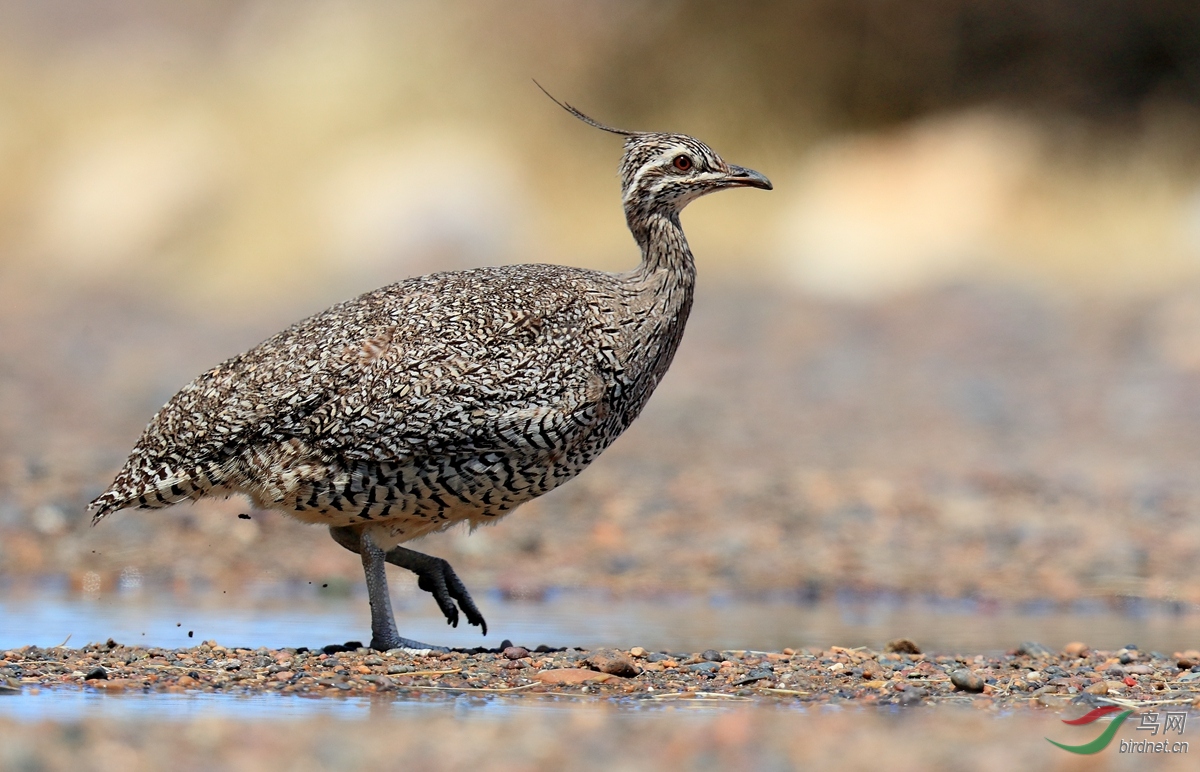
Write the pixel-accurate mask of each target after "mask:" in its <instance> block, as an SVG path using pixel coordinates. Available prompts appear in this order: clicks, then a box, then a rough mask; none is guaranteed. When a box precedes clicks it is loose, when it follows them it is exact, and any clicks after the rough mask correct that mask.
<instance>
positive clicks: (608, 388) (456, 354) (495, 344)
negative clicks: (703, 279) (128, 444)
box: [91, 133, 769, 548]
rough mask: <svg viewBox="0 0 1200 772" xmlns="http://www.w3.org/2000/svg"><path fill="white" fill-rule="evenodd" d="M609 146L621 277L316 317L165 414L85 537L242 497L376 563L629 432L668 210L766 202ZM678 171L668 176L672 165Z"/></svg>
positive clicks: (678, 265) (432, 296)
mask: <svg viewBox="0 0 1200 772" xmlns="http://www.w3.org/2000/svg"><path fill="white" fill-rule="evenodd" d="M627 137H628V138H627V140H626V149H625V155H624V158H623V160H622V165H621V178H622V189H623V193H624V197H623V198H624V204H625V211H626V218H627V220H628V223H629V226H630V229H631V231H632V232H633V235H634V238H635V239H636V240H637V242H638V244H639V245H640V247H641V249H642V262H641V264H640V265H639V266H638V268H636V269H635V270H633V271H631V272H628V273H619V274H618V273H605V272H600V271H592V270H585V269H578V268H570V267H565V266H556V265H512V266H505V267H493V268H479V269H474V270H469V271H459V272H453V273H438V274H432V275H429V276H423V277H419V278H414V279H409V280H406V281H402V282H399V283H397V284H393V285H390V286H388V287H384V288H382V289H378V290H375V291H373V292H369V293H367V294H365V295H362V296H360V297H358V298H356V299H354V300H351V301H348V302H345V303H341V304H339V305H336V306H333V307H332V308H330V309H328V310H326V311H324V312H322V313H320V314H317V315H315V316H313V317H310V318H309V319H306V320H304V321H302V322H299V323H297V324H295V325H293V326H292V327H290V328H288V329H287V330H284V331H283V332H281V333H279V334H278V335H275V336H274V337H272V338H270V339H268V340H266V341H264V342H263V343H262V344H260V345H258V346H256V347H255V348H253V349H251V350H250V351H248V352H246V353H244V354H242V355H240V356H237V357H234V358H233V359H230V360H228V361H226V362H224V363H222V364H220V365H218V366H217V367H214V368H213V369H211V370H209V371H208V372H206V373H204V374H203V375H201V376H199V377H198V378H197V379H196V380H194V381H193V382H192V383H190V384H188V385H187V386H186V387H184V388H183V389H182V390H181V391H180V392H179V393H178V394H176V395H175V396H174V397H172V398H171V400H170V401H169V402H168V403H167V404H166V405H165V406H164V407H163V408H162V409H161V410H160V411H159V412H158V414H157V415H155V416H154V418H153V419H152V420H151V422H150V425H149V426H148V427H147V428H146V431H145V433H144V434H143V435H142V438H141V439H140V440H139V442H138V443H137V445H136V447H135V448H134V449H133V452H132V453H131V455H130V457H129V459H128V461H127V462H126V464H125V466H124V468H123V469H122V470H121V472H120V473H119V474H118V475H117V477H116V479H115V481H114V482H113V484H112V485H111V486H110V487H109V489H108V490H107V491H105V492H104V493H103V494H102V495H101V496H99V497H98V498H97V499H96V500H95V501H94V502H93V503H92V505H91V508H92V509H93V510H94V512H95V517H94V520H99V519H100V518H102V517H104V516H105V515H107V514H109V513H111V512H114V511H117V510H120V509H123V508H126V507H140V508H158V507H163V506H168V505H170V504H173V503H176V502H179V501H183V500H185V499H198V498H200V497H202V496H214V495H215V496H228V495H232V494H236V493H242V494H246V495H248V496H249V497H250V499H251V500H252V501H253V502H254V504H255V505H256V506H258V507H261V508H269V509H277V510H281V511H284V512H287V513H288V514H290V515H292V516H294V517H296V518H299V519H301V520H304V521H307V522H313V523H322V524H327V525H332V526H347V525H361V526H363V527H367V528H370V529H371V530H372V533H373V534H374V539H375V541H376V543H378V544H379V545H380V546H381V547H384V548H387V547H389V546H391V545H395V544H399V543H401V542H403V541H407V540H409V539H413V538H416V537H419V536H422V535H424V534H426V533H430V532H433V531H438V530H442V529H444V528H446V527H448V526H450V525H452V524H454V523H456V522H460V521H464V520H466V521H469V522H470V523H471V524H472V526H474V525H478V524H479V523H481V522H487V521H489V520H494V519H495V518H498V517H499V516H501V515H504V514H505V513H507V512H509V511H511V510H512V509H513V508H514V507H516V506H517V505H519V504H521V503H523V502H525V501H528V500H530V499H532V498H534V497H536V496H539V495H541V494H543V493H546V492H547V491H549V490H551V489H553V488H555V487H557V486H558V485H560V484H562V483H563V482H565V481H567V480H569V479H571V478H572V477H574V476H575V475H576V474H578V473H579V472H580V471H581V470H582V469H583V468H584V467H586V466H587V465H588V464H589V463H591V461H593V460H594V459H595V458H596V457H597V456H598V455H599V454H600V452H601V451H603V450H604V449H605V448H606V447H608V445H609V444H611V443H612V441H613V440H615V439H616V438H617V436H619V435H620V433H621V432H622V431H623V430H624V429H625V428H626V427H628V426H629V425H630V423H632V421H633V420H634V419H635V418H636V417H637V415H638V413H639V412H640V411H641V409H642V408H643V406H644V405H645V404H646V401H647V400H648V399H649V398H650V395H651V393H652V392H653V391H654V388H655V387H656V386H657V385H658V383H659V381H660V379H661V378H662V376H663V374H664V373H665V372H666V370H667V368H668V366H669V365H670V363H671V359H672V358H673V357H674V355H675V351H676V349H677V348H678V345H679V341H680V339H681V337H682V335H683V329H684V324H685V323H686V321H687V317H688V313H689V311H690V309H691V305H692V291H693V286H694V283H695V269H694V265H693V261H692V254H691V251H690V250H689V248H688V245H687V241H686V239H685V238H684V235H683V230H682V228H681V226H680V224H679V211H680V210H681V209H682V208H683V206H684V205H686V204H687V203H688V202H689V201H691V200H693V199H694V198H696V197H698V196H700V195H703V194H704V193H707V192H710V191H712V190H717V189H720V188H722V187H732V186H746V185H750V186H754V187H769V183H767V182H766V180H765V178H763V177H761V175H757V173H754V172H749V171H748V170H743V169H740V168H739V167H731V166H729V165H727V164H725V162H723V161H722V160H721V159H720V158H719V157H718V156H717V155H716V154H715V153H714V152H713V151H712V150H710V149H709V148H708V147H707V146H705V145H704V144H703V143H700V142H698V141H696V140H694V139H692V138H690V137H686V136H684V135H677V134H644V133H636V134H635V133H628V134H627ZM683 155H686V156H687V158H688V167H689V168H688V169H687V170H681V169H679V168H677V167H675V166H673V165H672V163H673V160H674V161H678V159H679V158H680V157H681V156H683ZM747 174H749V175H753V176H751V177H747V176H746V175H747ZM764 183H765V184H764Z"/></svg>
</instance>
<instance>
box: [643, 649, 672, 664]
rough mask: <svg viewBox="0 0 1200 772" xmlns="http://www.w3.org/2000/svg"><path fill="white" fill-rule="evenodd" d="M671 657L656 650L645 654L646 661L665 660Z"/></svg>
mask: <svg viewBox="0 0 1200 772" xmlns="http://www.w3.org/2000/svg"><path fill="white" fill-rule="evenodd" d="M670 658H671V655H670V654H664V653H662V652H661V651H656V652H654V653H653V654H647V655H646V661H647V662H666V661H667V660H669V659H670Z"/></svg>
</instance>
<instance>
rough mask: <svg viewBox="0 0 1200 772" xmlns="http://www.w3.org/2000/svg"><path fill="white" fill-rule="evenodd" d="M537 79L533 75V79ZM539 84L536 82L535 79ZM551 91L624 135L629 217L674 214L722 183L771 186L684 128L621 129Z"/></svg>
mask: <svg viewBox="0 0 1200 772" xmlns="http://www.w3.org/2000/svg"><path fill="white" fill-rule="evenodd" d="M535 82H536V81H535ZM538 88H541V85H540V84H539V85H538ZM542 91H543V92H545V94H546V96H548V97H550V98H551V99H553V100H554V102H555V103H557V104H558V105H559V106H560V107H562V108H563V109H564V110H566V111H567V112H569V113H571V114H572V115H574V116H575V117H576V118H578V119H579V120H581V121H583V122H584V123H587V124H589V125H591V126H595V127H596V128H598V129H601V130H603V131H607V132H610V133H612V134H619V135H621V136H623V137H625V155H624V157H622V158H621V196H622V199H623V201H624V203H625V214H626V216H628V217H629V219H630V222H631V223H632V222H633V221H634V220H635V219H637V218H640V217H645V216H646V215H649V214H654V213H657V214H665V215H678V214H679V212H680V211H681V210H682V209H683V208H684V207H685V206H687V205H688V204H689V203H691V202H692V201H694V200H696V199H697V198H699V197H700V196H703V195H705V194H707V193H712V192H713V191H717V190H724V189H726V188H761V189H762V190H771V187H772V186H771V181H770V180H768V179H767V178H766V177H765V176H764V175H762V174H760V173H758V172H756V171H754V170H753V169H746V168H744V167H741V166H735V165H733V164H731V163H726V162H725V161H724V160H723V159H722V158H721V156H719V155H717V154H716V152H714V151H713V149H712V148H710V147H709V146H708V145H706V144H704V143H703V142H701V141H700V140H698V139H695V138H693V137H689V136H687V135H686V134H660V133H657V132H642V131H626V130H624V129H614V128H613V127H611V126H605V125H604V124H602V123H600V122H598V121H595V120H593V119H591V118H589V117H588V116H586V115H584V114H583V113H581V112H580V111H579V110H577V109H576V108H574V107H572V106H571V105H569V104H566V103H565V102H559V101H558V100H557V99H554V97H553V96H551V95H550V93H549V92H547V91H546V90H545V89H542Z"/></svg>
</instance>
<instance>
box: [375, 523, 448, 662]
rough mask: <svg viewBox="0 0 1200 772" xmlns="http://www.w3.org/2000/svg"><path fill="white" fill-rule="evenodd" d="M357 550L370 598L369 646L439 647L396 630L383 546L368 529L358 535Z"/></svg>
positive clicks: (384, 647)
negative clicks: (360, 557) (409, 637)
mask: <svg viewBox="0 0 1200 772" xmlns="http://www.w3.org/2000/svg"><path fill="white" fill-rule="evenodd" d="M358 547H359V549H358V553H359V554H360V555H361V556H362V564H363V572H364V573H365V574H366V575H367V598H368V599H369V600H370V602H371V648H372V649H375V650H376V651H387V650H388V649H439V650H441V651H446V649H445V648H444V647H440V646H430V645H429V644H427V643H421V642H420V641H414V640H410V639H408V638H401V637H400V633H399V632H397V631H396V619H395V617H394V616H393V615H392V600H391V598H390V597H389V596H388V586H387V562H386V561H385V553H384V551H383V550H381V549H379V548H378V547H376V546H375V542H373V541H371V537H370V535H369V534H368V532H367V531H365V530H364V531H363V532H362V535H361V536H360V537H359V543H358Z"/></svg>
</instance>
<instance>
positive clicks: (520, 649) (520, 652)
mask: <svg viewBox="0 0 1200 772" xmlns="http://www.w3.org/2000/svg"><path fill="white" fill-rule="evenodd" d="M501 653H502V654H503V655H504V656H505V657H507V658H508V659H525V658H526V657H528V656H529V649H526V648H525V647H524V646H509V647H508V648H506V649H505V650H504V651H503V652H501Z"/></svg>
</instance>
